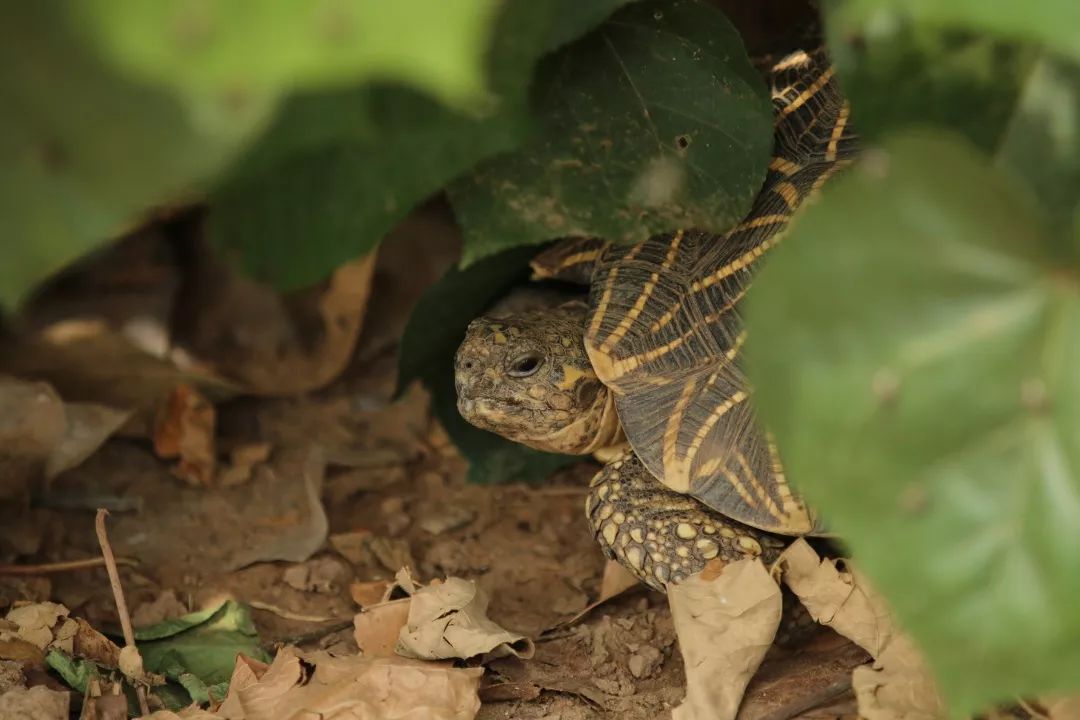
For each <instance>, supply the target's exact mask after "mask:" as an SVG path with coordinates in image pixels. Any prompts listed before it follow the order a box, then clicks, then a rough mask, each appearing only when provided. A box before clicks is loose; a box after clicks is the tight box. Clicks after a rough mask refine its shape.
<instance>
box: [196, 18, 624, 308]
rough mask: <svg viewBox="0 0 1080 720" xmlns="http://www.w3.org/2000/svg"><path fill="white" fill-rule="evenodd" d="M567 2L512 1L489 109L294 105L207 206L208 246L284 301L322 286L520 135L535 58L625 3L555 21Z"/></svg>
mask: <svg viewBox="0 0 1080 720" xmlns="http://www.w3.org/2000/svg"><path fill="white" fill-rule="evenodd" d="M570 2H571V0H567V1H566V2H557V3H533V2H527V1H526V0H513V1H510V2H507V3H505V5H504V8H503V10H502V12H501V13H500V14H499V16H498V21H497V25H496V32H495V33H494V37H493V44H492V46H491V48H490V50H489V52H488V55H487V70H488V75H489V78H490V84H491V87H492V89H493V92H494V93H495V94H496V95H497V97H498V104H497V105H496V106H493V107H489V108H487V109H486V110H485V112H484V113H476V112H465V111H462V110H458V109H454V108H450V107H447V106H445V105H442V104H440V103H438V102H436V101H435V100H433V99H431V98H429V97H427V96H425V95H421V94H419V93H417V92H415V91H413V90H410V89H408V88H405V87H401V86H376V87H356V88H352V89H348V90H340V91H336V92H324V93H320V94H310V93H309V94H306V95H303V96H299V97H296V98H293V99H292V100H290V101H289V102H288V103H286V105H285V107H284V108H283V111H282V113H281V115H280V116H279V117H278V118H277V120H276V121H275V122H274V124H273V125H272V127H271V128H270V129H269V131H268V132H267V133H266V135H265V136H264V137H263V138H262V140H261V141H260V142H259V143H258V144H256V145H255V146H254V147H253V148H252V149H251V150H250V151H249V152H248V153H247V154H246V155H245V157H244V158H243V159H242V161H241V162H240V163H239V164H238V166H237V167H236V168H234V169H233V171H232V172H230V174H229V177H228V178H227V179H226V180H225V181H224V182H223V183H222V185H221V187H220V188H219V189H218V191H217V192H216V193H215V196H214V198H213V212H212V215H211V234H212V236H213V237H214V239H215V241H216V242H217V244H218V246H219V247H221V248H223V249H224V250H225V251H226V252H227V253H228V254H230V255H232V256H235V257H237V258H238V259H239V261H240V263H241V264H242V265H243V266H244V267H245V268H246V269H247V270H248V271H249V272H251V273H253V274H254V275H255V276H256V277H258V278H260V279H263V280H266V281H268V282H271V283H273V284H274V285H276V286H278V287H280V288H282V289H294V288H297V287H302V286H305V285H309V284H311V283H314V282H316V281H318V280H321V279H322V278H323V277H325V276H326V275H327V273H329V272H330V271H331V270H332V269H333V268H335V267H337V266H338V265H340V264H341V263H342V262H345V261H347V260H350V259H352V258H354V257H356V256H359V255H362V254H364V253H366V252H368V251H369V250H370V249H371V248H372V247H374V246H375V245H376V244H377V243H378V242H379V240H381V239H382V237H383V235H385V234H386V233H387V232H388V231H389V230H390V229H391V228H393V227H394V226H395V225H396V224H397V223H398V222H400V221H401V219H402V218H403V217H405V215H407V214H408V213H409V212H410V211H411V210H412V208H413V207H414V206H415V205H416V204H417V203H418V202H420V201H421V200H423V199H424V198H425V197H427V196H429V195H430V194H432V193H434V192H437V191H438V190H439V189H440V188H441V187H442V186H443V185H444V184H446V183H447V182H448V181H450V180H451V179H452V178H454V177H455V176H457V175H459V174H461V173H463V172H465V171H466V170H468V169H469V168H470V167H472V166H473V165H474V164H475V163H476V162H477V161H478V160H480V159H482V158H484V157H487V156H490V155H493V154H495V153H498V152H502V151H505V150H509V149H511V148H513V147H515V146H516V145H517V144H518V143H519V142H520V141H521V140H522V138H523V137H524V136H525V135H526V133H527V131H528V129H529V121H528V114H527V109H526V104H525V102H526V93H525V90H526V88H527V87H528V78H529V75H530V73H531V71H532V67H533V65H534V64H535V62H536V60H537V58H538V57H540V55H541V54H542V53H544V52H546V51H548V50H550V49H552V48H554V47H556V46H557V45H559V44H561V43H564V42H567V41H569V40H572V39H573V38H575V37H577V36H578V35H580V34H581V33H583V32H584V31H585V30H587V29H588V28H589V27H591V26H592V25H595V24H596V23H597V22H599V21H600V20H602V19H603V18H604V16H605V15H606V14H607V13H608V12H610V10H611V9H612V8H613V7H615V6H618V5H621V4H623V2H625V0H605V2H602V3H593V4H590V5H589V6H588V8H587V11H586V10H582V9H578V10H576V11H574V12H569V13H565V12H562V10H564V9H565V8H566V7H568V6H569V5H570Z"/></svg>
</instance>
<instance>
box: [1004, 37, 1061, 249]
mask: <svg viewBox="0 0 1080 720" xmlns="http://www.w3.org/2000/svg"><path fill="white" fill-rule="evenodd" d="M997 159H998V161H999V162H1000V164H1001V166H1002V167H1003V168H1005V169H1006V170H1008V171H1009V172H1011V173H1012V174H1013V175H1014V176H1016V177H1019V178H1022V179H1023V180H1025V181H1026V189H1028V190H1029V191H1030V196H1031V201H1032V203H1033V204H1034V205H1035V206H1036V207H1038V208H1039V209H1040V210H1042V212H1043V214H1044V216H1045V217H1047V218H1048V219H1049V222H1050V225H1051V228H1050V229H1051V232H1052V235H1051V239H1052V240H1053V241H1054V245H1055V247H1056V251H1057V254H1058V255H1060V256H1062V257H1065V258H1068V257H1070V256H1071V257H1073V258H1076V257H1078V256H1080V247H1078V246H1077V245H1076V244H1075V238H1076V229H1077V223H1076V220H1077V210H1078V204H1080V64H1077V63H1074V62H1068V61H1064V60H1059V59H1055V58H1053V57H1051V56H1049V55H1044V56H1043V57H1042V58H1041V59H1040V60H1039V62H1038V63H1036V65H1035V66H1034V68H1033V70H1032V72H1031V73H1030V74H1029V76H1028V79H1027V82H1026V84H1025V86H1024V90H1023V94H1022V95H1021V97H1020V100H1019V104H1018V107H1017V110H1016V113H1015V117H1014V119H1013V122H1012V124H1011V125H1010V127H1009V131H1008V133H1007V134H1006V136H1005V137H1004V139H1003V141H1002V143H1001V145H1000V148H999V152H998V157H997Z"/></svg>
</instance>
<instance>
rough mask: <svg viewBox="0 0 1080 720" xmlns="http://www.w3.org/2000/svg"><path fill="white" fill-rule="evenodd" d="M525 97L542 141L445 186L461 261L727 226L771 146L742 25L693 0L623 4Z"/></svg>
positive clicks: (752, 189) (551, 61)
mask: <svg viewBox="0 0 1080 720" xmlns="http://www.w3.org/2000/svg"><path fill="white" fill-rule="evenodd" d="M532 104H533V107H534V108H535V110H534V111H535V112H536V113H538V114H539V116H540V121H541V123H542V129H541V134H540V136H539V137H538V138H536V139H535V140H534V141H532V142H530V143H529V144H528V145H527V146H526V147H524V148H523V149H522V150H520V151H518V152H516V153H513V154H508V155H503V156H500V157H498V158H495V159H493V160H491V161H488V162H485V163H482V164H481V165H480V166H479V167H478V168H476V169H475V170H474V171H473V172H471V173H470V174H469V175H468V176H467V177H465V178H463V179H462V180H460V181H458V182H456V183H454V184H453V185H452V186H451V187H450V193H451V199H452V200H453V203H454V207H455V210H456V212H457V214H458V218H459V220H460V221H461V223H462V225H463V228H464V231H465V240H466V247H465V251H464V253H463V263H464V264H466V265H467V264H469V263H471V262H474V261H475V260H477V259H479V258H481V257H484V256H485V255H489V254H492V253H495V252H498V251H499V250H502V249H505V248H508V247H514V246H516V245H524V244H537V243H541V242H544V241H547V240H550V239H552V238H555V237H559V236H565V235H600V236H604V237H608V238H611V239H614V240H617V241H622V242H631V241H638V240H643V239H645V238H646V237H647V236H649V235H650V234H653V233H655V232H659V231H664V230H670V229H671V228H673V227H679V226H688V225H695V226H700V227H707V228H714V229H723V228H725V227H727V226H729V225H730V224H732V223H734V222H735V221H736V220H738V219H739V218H740V217H742V215H743V214H744V213H745V212H746V211H747V209H748V208H749V207H750V203H751V202H752V200H753V198H754V195H755V194H756V192H757V190H758V188H759V187H760V184H761V180H762V178H763V176H764V172H765V166H766V164H767V162H768V156H769V152H770V150H771V148H772V113H771V106H770V103H769V98H768V94H767V92H766V90H765V85H764V83H763V81H762V79H761V78H760V77H759V76H758V75H757V74H756V72H755V70H754V69H753V67H752V66H751V65H750V62H749V60H748V59H747V57H746V53H745V51H744V50H743V46H742V42H741V40H740V38H739V35H738V33H737V32H736V31H735V29H734V28H733V27H732V26H731V24H730V23H729V22H728V21H727V19H726V18H725V17H724V16H723V15H722V14H721V13H720V12H719V11H717V10H715V9H714V8H712V7H710V6H708V5H706V4H704V3H701V2H696V1H694V0H674V1H672V0H666V1H656V0H654V1H652V2H638V3H635V4H633V5H630V6H628V7H626V8H624V9H623V10H621V11H619V12H618V13H616V14H615V15H614V16H612V17H611V19H609V20H608V21H607V22H606V23H604V24H603V25H602V26H601V27H600V28H599V29H598V30H596V31H594V32H593V33H591V34H589V35H588V36H586V37H585V38H583V39H582V40H580V41H578V42H576V43H574V44H572V45H570V46H568V47H566V48H564V49H563V50H561V51H560V52H558V53H556V54H555V55H554V56H552V57H550V58H547V59H546V60H544V61H543V62H542V63H541V67H540V69H539V71H538V78H537V80H536V83H535V87H534V90H533V99H532Z"/></svg>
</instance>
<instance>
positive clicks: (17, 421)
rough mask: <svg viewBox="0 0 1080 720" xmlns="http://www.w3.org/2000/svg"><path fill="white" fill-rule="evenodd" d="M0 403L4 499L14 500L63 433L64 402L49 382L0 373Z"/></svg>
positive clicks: (35, 475)
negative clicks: (27, 380) (39, 381)
mask: <svg viewBox="0 0 1080 720" xmlns="http://www.w3.org/2000/svg"><path fill="white" fill-rule="evenodd" d="M2 355H3V353H2V351H0V357H2ZM0 407H3V408H4V412H3V413H2V417H0V503H14V502H16V498H21V497H23V496H24V495H25V494H26V492H27V490H28V488H29V487H30V483H31V482H32V481H34V480H35V479H36V478H38V477H39V476H40V473H41V471H42V469H43V467H44V465H45V462H46V459H47V458H48V456H49V453H51V452H52V449H53V448H54V447H55V446H56V445H57V443H59V441H60V438H62V437H63V434H64V428H65V424H66V419H65V417H64V404H63V402H62V401H61V400H60V396H59V395H58V394H57V393H56V391H55V390H53V388H52V387H51V386H49V385H48V384H46V383H36V382H26V381H23V380H18V379H15V378H10V377H5V376H3V375H0Z"/></svg>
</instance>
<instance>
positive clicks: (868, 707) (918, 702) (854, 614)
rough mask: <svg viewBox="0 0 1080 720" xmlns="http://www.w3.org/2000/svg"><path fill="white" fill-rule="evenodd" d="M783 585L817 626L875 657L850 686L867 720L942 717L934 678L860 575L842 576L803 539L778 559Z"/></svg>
mask: <svg viewBox="0 0 1080 720" xmlns="http://www.w3.org/2000/svg"><path fill="white" fill-rule="evenodd" d="M781 562H782V563H783V567H784V581H785V582H786V583H787V585H788V587H790V588H791V589H792V591H793V592H794V593H795V594H796V595H797V596H798V597H799V599H800V600H801V601H802V603H803V604H804V605H805V606H806V608H807V610H809V611H810V614H811V615H812V616H813V617H814V619H815V620H817V621H818V622H820V623H822V624H824V625H828V626H829V627H831V628H833V629H834V630H836V631H837V632H838V633H840V634H841V635H843V636H844V637H846V638H848V639H850V640H852V641H853V642H855V643H856V644H858V645H859V646H860V647H862V648H863V649H864V650H866V651H867V652H868V653H870V654H871V655H872V656H873V657H874V663H873V665H864V666H862V667H858V668H855V670H854V672H853V673H852V686H853V688H854V690H855V697H856V699H857V700H858V704H859V714H860V716H862V717H864V718H866V720H901V719H902V720H936V719H937V718H942V717H945V707H944V704H943V703H942V701H941V696H940V693H939V692H938V689H937V686H936V683H935V682H934V679H933V676H932V675H931V674H930V671H929V668H928V667H927V665H926V663H925V661H924V660H923V657H922V654H921V653H920V652H919V650H918V648H917V647H916V646H915V644H914V642H913V641H912V640H911V638H909V637H908V636H907V635H905V634H904V633H903V632H901V631H900V629H899V628H898V627H896V625H895V624H894V621H893V619H892V615H891V613H890V612H889V607H888V604H887V603H886V602H885V599H884V598H883V597H882V596H881V595H879V594H878V593H877V592H876V591H875V590H874V589H873V587H872V586H871V585H870V583H869V582H868V581H867V580H866V578H865V577H863V576H862V575H861V574H860V573H859V572H857V571H855V570H853V569H851V570H849V571H847V572H841V571H840V570H839V569H838V568H837V567H836V561H835V560H830V559H825V560H822V559H821V558H820V557H818V554H817V553H816V552H815V551H814V549H813V548H811V547H810V545H809V544H808V543H807V542H806V541H805V540H802V539H800V540H797V541H796V542H794V543H793V544H792V545H791V546H790V547H789V548H788V549H787V550H785V551H784V554H783V555H782V556H781Z"/></svg>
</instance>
